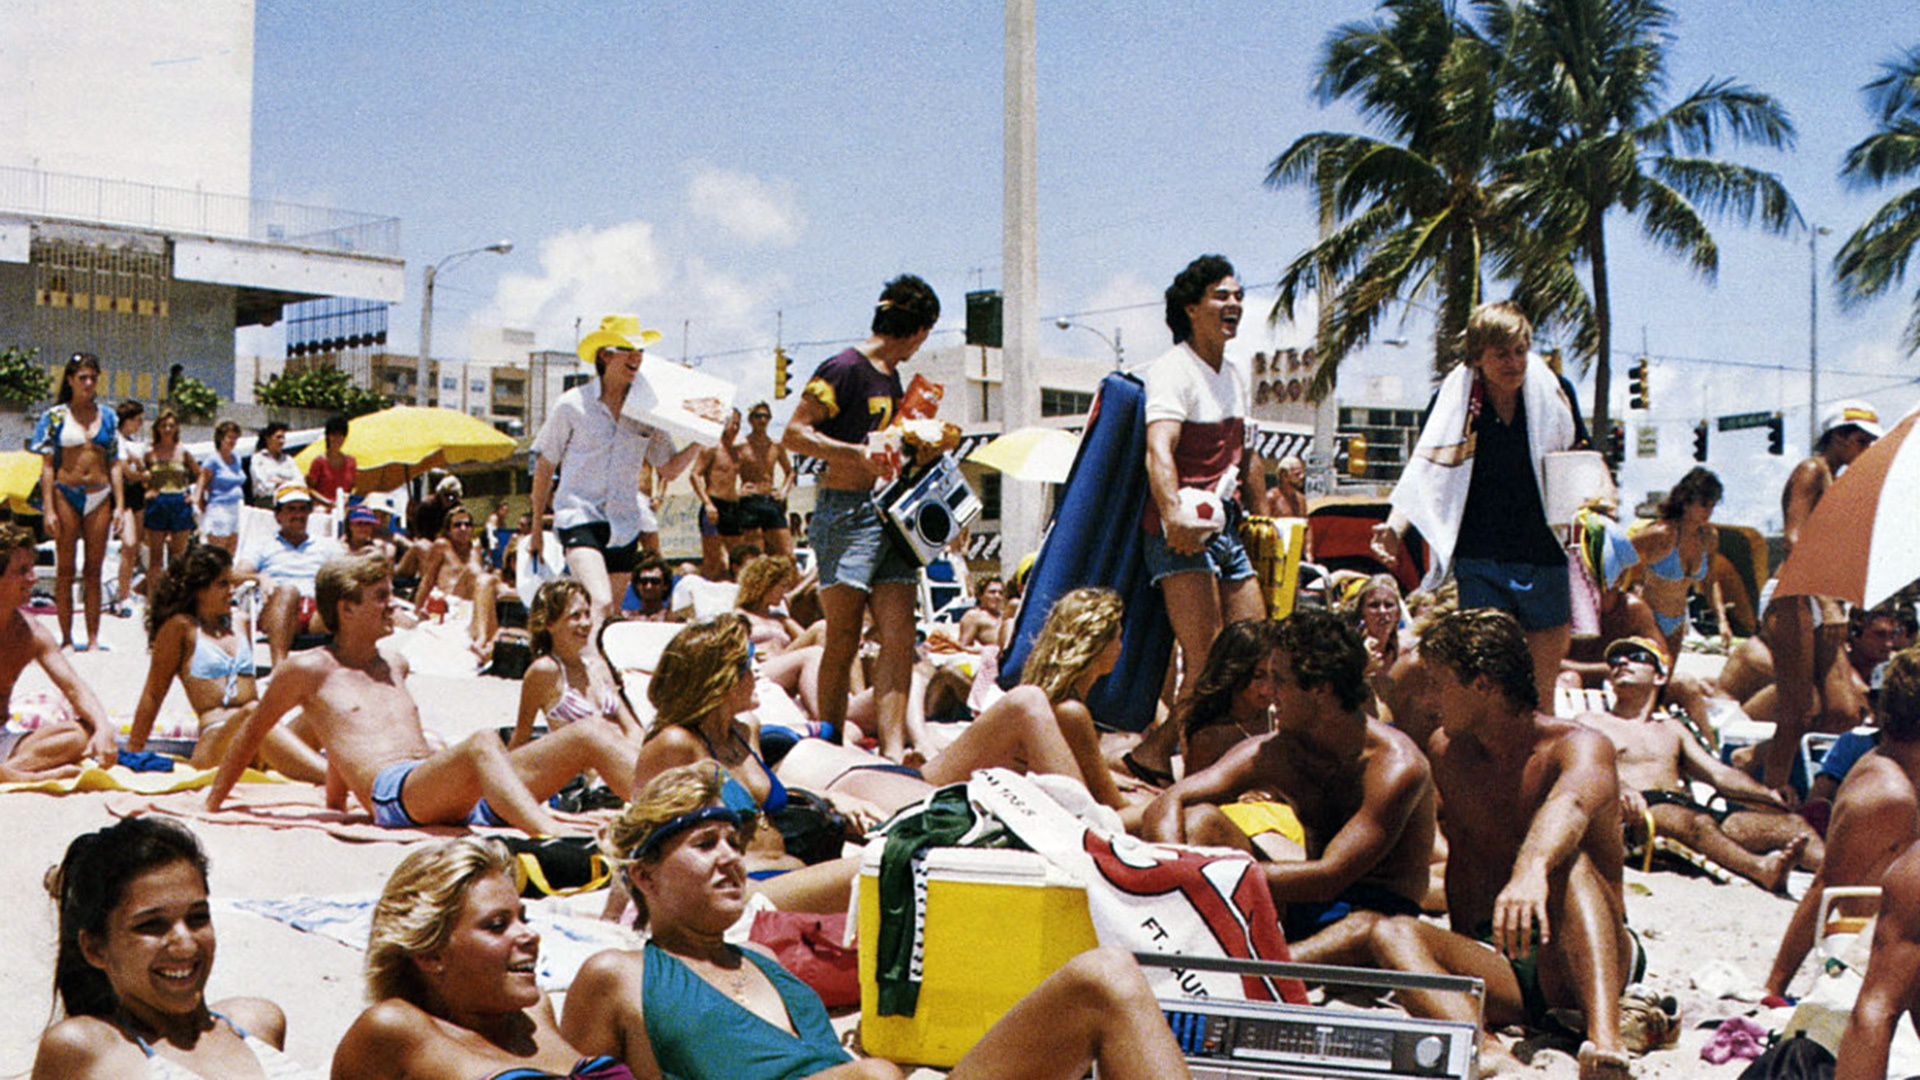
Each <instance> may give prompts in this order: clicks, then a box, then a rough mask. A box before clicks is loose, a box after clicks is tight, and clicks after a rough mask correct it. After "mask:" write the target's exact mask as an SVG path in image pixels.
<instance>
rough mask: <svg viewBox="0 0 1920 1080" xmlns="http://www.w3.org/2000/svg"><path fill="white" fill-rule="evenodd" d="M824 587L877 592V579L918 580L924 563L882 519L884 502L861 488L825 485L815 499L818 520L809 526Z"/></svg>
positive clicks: (889, 582)
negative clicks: (880, 504) (882, 504)
mask: <svg viewBox="0 0 1920 1080" xmlns="http://www.w3.org/2000/svg"><path fill="white" fill-rule="evenodd" d="M807 539H808V540H809V541H811V542H812V544H813V558H814V563H815V565H816V566H818V567H819V568H820V587H821V588H823V589H825V588H828V587H829V586H833V585H851V586H853V587H854V588H856V589H859V590H860V591H861V592H872V591H873V587H874V586H875V585H892V584H917V583H918V582H919V580H920V564H919V563H918V562H917V561H915V559H914V557H913V554H912V553H911V552H909V551H908V550H907V549H906V547H905V546H904V545H902V544H901V542H900V541H899V540H897V539H895V538H894V536H893V535H892V534H891V533H889V532H888V531H887V527H886V524H885V522H883V521H881V520H880V508H879V507H878V506H876V505H874V502H873V499H872V497H871V496H869V495H867V494H866V493H865V492H861V491H836V490H834V489H832V488H822V489H820V492H819V494H818V495H817V496H816V498H815V499H814V504H813V524H812V525H810V526H808V528H807Z"/></svg>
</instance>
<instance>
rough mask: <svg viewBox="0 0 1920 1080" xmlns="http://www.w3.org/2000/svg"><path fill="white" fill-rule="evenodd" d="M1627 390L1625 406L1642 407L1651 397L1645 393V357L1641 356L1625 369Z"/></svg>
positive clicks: (1644, 406)
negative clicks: (1627, 396)
mask: <svg viewBox="0 0 1920 1080" xmlns="http://www.w3.org/2000/svg"><path fill="white" fill-rule="evenodd" d="M1627 392H1628V393H1629V394H1630V395H1631V397H1630V398H1629V399H1628V402H1627V407H1628V408H1632V409H1644V408H1646V407H1647V406H1648V403H1649V402H1650V401H1652V400H1653V399H1652V398H1651V397H1649V396H1648V394H1647V358H1646V357H1644V356H1643V357H1641V358H1640V359H1638V360H1635V361H1634V362H1633V366H1632V367H1630V368H1628V369H1627Z"/></svg>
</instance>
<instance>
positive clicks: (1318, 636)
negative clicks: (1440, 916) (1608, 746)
mask: <svg viewBox="0 0 1920 1080" xmlns="http://www.w3.org/2000/svg"><path fill="white" fill-rule="evenodd" d="M1273 643H1274V663H1273V669H1272V678H1271V680H1270V682H1269V685H1270V686H1271V687H1272V688H1273V690H1272V693H1273V705H1274V707H1275V708H1274V716H1275V721H1274V723H1275V727H1274V732H1273V734H1271V735H1265V736H1258V737H1254V738H1249V739H1246V740H1244V741H1242V742H1241V743H1240V744H1239V745H1237V746H1235V747H1234V748H1233V749H1232V750H1229V751H1227V753H1226V755H1225V756H1223V757H1222V758H1221V759H1220V760H1219V761H1217V762H1215V763H1214V764H1213V765H1211V766H1209V767H1208V768H1206V769H1204V770H1202V771H1201V772H1199V773H1196V774H1194V775H1192V776H1188V777H1186V778H1185V779H1183V780H1181V781H1180V782H1179V783H1177V784H1175V785H1174V786H1173V787H1171V788H1168V789H1167V790H1166V791H1165V792H1163V793H1162V794H1161V795H1160V796H1159V797H1158V798H1156V799H1155V800H1154V801H1153V802H1152V803H1151V804H1149V805H1148V807H1147V809H1146V812H1145V815H1144V816H1143V818H1142V821H1141V831H1142V835H1144V836H1146V837H1147V838H1148V839H1151V840H1161V841H1169V842H1173V843H1195V844H1203V845H1209V846H1219V847H1237V848H1240V849H1242V850H1245V851H1248V852H1252V853H1253V854H1255V855H1261V854H1262V852H1261V851H1260V850H1259V849H1257V848H1256V847H1255V846H1254V844H1253V842H1252V841H1250V840H1249V839H1248V838H1247V835H1246V834H1245V833H1243V832H1241V831H1240V829H1239V828H1238V827H1237V826H1236V825H1234V823H1233V822H1232V821H1230V820H1228V818H1227V817H1226V815H1224V814H1222V813H1221V812H1220V810H1218V809H1217V807H1218V806H1219V805H1220V804H1222V803H1230V802H1234V801H1235V800H1238V799H1240V798H1241V797H1242V796H1245V795H1248V794H1249V793H1257V795H1256V797H1258V798H1263V799H1265V800H1268V801H1285V802H1286V803H1288V804H1290V805H1291V806H1292V807H1293V809H1294V812H1295V813H1296V814H1297V815H1298V816H1299V818H1300V824H1301V825H1302V826H1304V828H1305V833H1306V858H1305V859H1304V860H1285V861H1273V862H1268V863H1266V864H1265V871H1266V878H1267V886H1268V888H1270V889H1271V890H1272V891H1273V899H1274V902H1275V903H1276V904H1285V905H1286V911H1285V915H1284V916H1283V917H1282V918H1281V922H1280V925H1281V927H1282V928H1283V929H1284V930H1285V931H1286V935H1287V943H1288V945H1287V947H1288V949H1289V951H1291V952H1292V954H1293V957H1294V959H1295V960H1297V961H1299V962H1301V963H1304V964H1352V963H1357V962H1361V961H1364V960H1365V959H1367V956H1368V952H1367V941H1368V937H1369V933H1368V928H1369V927H1370V926H1371V924H1372V920H1371V919H1358V918H1355V919H1349V918H1348V916H1349V915H1350V914H1354V913H1356V912H1362V911H1365V912H1378V913H1381V914H1384V915H1413V916H1417V915H1419V914H1420V903H1421V900H1422V899H1423V898H1425V896H1426V894H1427V881H1428V870H1427V866H1428V860H1429V859H1430V857H1431V856H1432V854H1433V832H1434V787H1433V777H1432V773H1431V771H1430V770H1429V768H1428V766H1427V758H1426V755H1425V754H1424V753H1422V752H1421V750H1420V747H1418V746H1417V745H1415V744H1414V741H1413V740H1412V739H1410V738H1408V737H1407V735H1406V734H1405V733H1404V732H1401V731H1397V730H1395V729H1394V728H1392V727H1390V726H1388V725H1386V724H1383V723H1380V722H1379V721H1377V720H1369V719H1367V717H1366V714H1365V713H1364V712H1362V711H1361V710H1362V707H1363V706H1364V705H1365V704H1366V702H1367V698H1368V694H1369V691H1368V688H1367V650H1366V646H1365V644H1363V643H1362V641H1361V639H1360V634H1359V632H1358V631H1357V630H1355V629H1354V628H1353V626H1352V624H1351V623H1350V622H1349V621H1348V620H1347V619H1345V618H1342V617H1341V616H1339V615H1335V614H1333V613H1332V612H1329V611H1321V610H1311V609H1309V610H1303V611H1299V612H1296V613H1295V614H1294V615H1292V616H1291V617H1289V618H1288V619H1287V620H1286V621H1284V622H1282V623H1280V624H1279V625H1278V626H1276V627H1274V630H1273ZM1349 924H1351V925H1349Z"/></svg>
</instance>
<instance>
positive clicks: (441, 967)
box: [333, 837, 633, 1080]
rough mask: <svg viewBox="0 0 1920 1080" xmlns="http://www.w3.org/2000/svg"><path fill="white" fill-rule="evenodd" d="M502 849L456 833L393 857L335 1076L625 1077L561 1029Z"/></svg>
mask: <svg viewBox="0 0 1920 1080" xmlns="http://www.w3.org/2000/svg"><path fill="white" fill-rule="evenodd" d="M511 858H512V857H511V856H510V855H509V854H508V853H507V849H506V846H505V845H503V844H501V843H500V842H499V841H497V840H481V839H478V838H474V837H459V838H457V839H453V840H441V841H437V842H435V843H431V844H426V845H423V846H421V847H417V848H415V849H414V850H413V851H412V852H410V853H409V854H408V855H407V857H406V858H404V859H402V860H400V865H399V866H398V867H396V868H394V871H393V876H392V877H390V878H388V879H387V887H386V889H385V890H384V891H382V892H381V894H380V902H379V904H378V905H377V906H375V907H374V909H373V929H372V931H371V933H370V934H369V935H368V940H367V995H368V996H369V997H371V998H372V999H373V1002H374V1004H373V1007H372V1008H369V1009H368V1010H367V1011H366V1012H363V1013H361V1014H360V1018H359V1019H358V1020H355V1021H354V1022H353V1026H352V1027H350V1028H348V1029H347V1034H346V1037H345V1038H343V1039H341V1040H340V1046H339V1048H338V1049H336V1050H335V1051H334V1053H333V1080H390V1078H392V1077H399V1076H404V1077H408V1078H409V1080H633V1073H632V1072H630V1071H628V1069H627V1067H626V1065H624V1064H622V1063H621V1062H620V1061H618V1060H616V1059H615V1058H613V1057H610V1056H601V1057H583V1056H582V1055H581V1054H580V1053H579V1051H577V1050H575V1049H574V1048H573V1046H572V1045H571V1044H569V1043H568V1042H567V1040H566V1037H565V1036H563V1035H562V1034H561V1033H560V1025H559V1023H558V1021H557V1020H556V1018H555V1016H554V1012H553V1003H552V1002H551V1001H549V1000H547V995H546V992H545V991H543V990H541V989H540V984H539V981H538V974H537V973H538V969H539V962H540V934H539V933H538V932H537V931H535V930H534V929H533V927H531V926H529V925H527V915H526V907H525V905H523V904H522V903H521V902H520V892H519V890H518V889H517V888H515V886H514V883H513V863H512V861H511Z"/></svg>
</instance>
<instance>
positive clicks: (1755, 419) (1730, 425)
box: [1719, 412, 1780, 431]
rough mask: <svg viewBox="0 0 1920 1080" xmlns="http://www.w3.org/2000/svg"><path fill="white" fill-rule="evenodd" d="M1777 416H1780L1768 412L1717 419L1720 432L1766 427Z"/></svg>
mask: <svg viewBox="0 0 1920 1080" xmlns="http://www.w3.org/2000/svg"><path fill="white" fill-rule="evenodd" d="M1778 415H1780V414H1779V413H1770V412H1743V413H1734V414H1733V415H1732V416H1723V417H1721V418H1720V419H1719V425H1720V430H1721V431H1739V430H1741V429H1742V428H1757V427H1766V426H1767V425H1768V424H1771V423H1773V418H1774V417H1775V416H1778Z"/></svg>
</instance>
